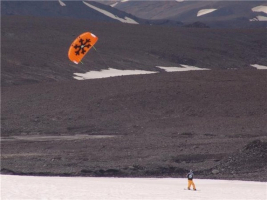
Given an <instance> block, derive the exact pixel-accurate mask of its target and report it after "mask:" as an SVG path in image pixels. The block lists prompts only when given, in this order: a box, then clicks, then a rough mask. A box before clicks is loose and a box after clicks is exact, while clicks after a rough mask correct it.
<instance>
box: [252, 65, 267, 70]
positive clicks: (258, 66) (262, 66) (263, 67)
mask: <svg viewBox="0 0 267 200" xmlns="http://www.w3.org/2000/svg"><path fill="white" fill-rule="evenodd" d="M250 66H252V67H255V68H257V69H267V66H264V65H258V64H252V65H250Z"/></svg>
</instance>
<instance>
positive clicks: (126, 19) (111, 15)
mask: <svg viewBox="0 0 267 200" xmlns="http://www.w3.org/2000/svg"><path fill="white" fill-rule="evenodd" d="M83 3H84V4H85V5H87V6H88V7H90V8H92V9H94V10H96V11H98V12H100V13H102V14H104V15H106V16H108V17H110V18H112V19H116V20H119V21H121V22H123V23H128V24H138V22H136V21H135V20H133V19H131V18H129V17H125V18H124V19H123V18H120V17H118V16H115V15H113V14H112V13H110V12H108V11H106V10H103V9H100V8H97V7H95V6H93V5H91V4H89V3H87V2H84V1H83Z"/></svg>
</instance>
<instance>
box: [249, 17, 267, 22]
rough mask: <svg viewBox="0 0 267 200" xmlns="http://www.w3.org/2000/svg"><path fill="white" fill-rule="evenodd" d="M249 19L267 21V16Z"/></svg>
mask: <svg viewBox="0 0 267 200" xmlns="http://www.w3.org/2000/svg"><path fill="white" fill-rule="evenodd" d="M249 21H267V17H265V16H257V17H255V18H253V19H250V20H249Z"/></svg>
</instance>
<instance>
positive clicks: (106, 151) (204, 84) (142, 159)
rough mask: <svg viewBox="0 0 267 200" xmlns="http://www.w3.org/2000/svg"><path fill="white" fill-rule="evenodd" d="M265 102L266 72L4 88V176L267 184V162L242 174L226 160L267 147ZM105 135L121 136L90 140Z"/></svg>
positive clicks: (155, 76) (156, 76)
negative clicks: (187, 177)
mask: <svg viewBox="0 0 267 200" xmlns="http://www.w3.org/2000/svg"><path fill="white" fill-rule="evenodd" d="M266 99H267V72H266V71H257V70H245V71H242V70H237V71H233V70H222V71H220V70H219V71H216V70H213V71H202V72H185V73H159V74H153V75H140V76H128V77H115V78H109V79H101V80H100V79H99V80H89V81H70V82H61V83H46V84H34V85H27V86H13V87H4V88H2V137H3V142H2V146H1V148H2V170H3V172H5V173H16V174H23V173H24V174H25V173H26V174H29V173H35V174H47V175H48V174H50V175H51V174H60V175H90V176H178V177H180V176H183V175H184V173H185V171H186V170H187V169H189V168H193V169H194V170H195V171H196V173H197V174H198V177H203V178H227V179H245V180H264V181H266V180H267V177H266V175H262V174H266V173H262V172H263V171H266V167H265V166H266V164H267V163H266V159H264V156H263V157H259V159H256V160H255V159H254V160H253V162H254V163H255V164H254V165H242V166H243V168H242V170H238V168H237V165H238V163H237V164H236V165H235V164H234V163H231V164H229V163H228V161H227V158H228V157H232V155H237V154H236V152H239V150H241V149H243V147H244V146H245V145H247V144H248V143H249V142H251V141H254V140H256V139H258V140H262V141H265V142H266V139H267V138H266V133H267V126H266V121H267V102H266ZM99 135H109V136H114V137H112V138H99V139H90V138H86V137H88V136H99ZM44 136H45V137H44ZM48 136H50V137H48ZM67 136H68V137H67ZM70 136H73V137H72V138H71V137H70ZM262 148H263V149H262V150H261V151H262V152H266V145H265V146H264V145H263V147H262ZM264 148H265V149H264ZM252 155H253V154H252ZM262 155H264V153H263V154H262ZM248 156H251V155H248ZM241 158H242V161H239V163H241V164H242V163H244V162H245V160H246V154H242V157H241ZM261 158H262V159H261ZM225 165H226V166H228V168H227V169H228V171H227V170H226V171H222V169H225V168H223V167H220V166H225ZM232 168H233V169H234V170H231V169H232ZM218 169H219V171H218V172H217V171H216V170H218ZM214 170H215V171H214Z"/></svg>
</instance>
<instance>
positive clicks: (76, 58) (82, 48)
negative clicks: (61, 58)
mask: <svg viewBox="0 0 267 200" xmlns="http://www.w3.org/2000/svg"><path fill="white" fill-rule="evenodd" d="M97 40H98V37H96V36H95V35H94V34H92V33H90V32H86V33H83V34H81V35H80V36H78V37H77V38H76V39H75V40H74V41H73V43H72V44H71V46H70V49H69V53H68V56H69V59H70V60H71V61H72V62H74V63H75V64H78V63H79V62H81V60H82V59H83V57H84V56H85V55H86V54H87V52H88V51H89V50H90V49H91V48H92V47H93V46H94V44H95V43H96V42H97Z"/></svg>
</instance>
